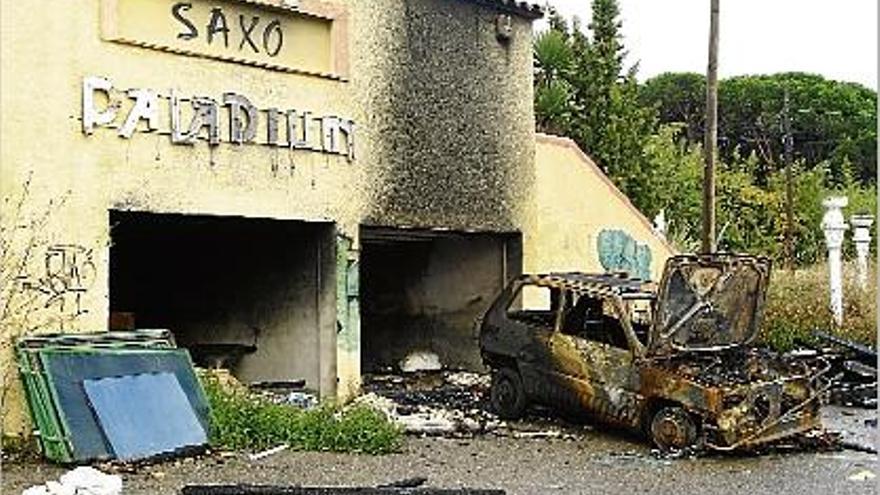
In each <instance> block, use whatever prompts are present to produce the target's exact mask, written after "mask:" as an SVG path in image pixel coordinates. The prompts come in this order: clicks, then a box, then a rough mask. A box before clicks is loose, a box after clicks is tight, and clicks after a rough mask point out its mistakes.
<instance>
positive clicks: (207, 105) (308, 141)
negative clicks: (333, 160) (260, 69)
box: [82, 77, 355, 161]
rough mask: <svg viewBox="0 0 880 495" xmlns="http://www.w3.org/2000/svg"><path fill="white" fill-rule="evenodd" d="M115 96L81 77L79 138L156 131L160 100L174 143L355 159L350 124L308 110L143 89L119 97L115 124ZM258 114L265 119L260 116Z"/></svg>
mask: <svg viewBox="0 0 880 495" xmlns="http://www.w3.org/2000/svg"><path fill="white" fill-rule="evenodd" d="M120 93H121V92H114V89H113V83H112V82H111V81H110V80H109V79H107V78H103V77H86V78H84V79H83V83H82V130H83V133H84V134H86V135H91V134H93V133H94V132H95V129H96V128H99V127H116V130H117V134H118V135H119V137H121V138H124V139H131V138H132V137H133V135H134V133H135V132H137V131H138V130H142V132H154V131H158V130H159V127H160V125H159V122H160V100H167V107H166V108H167V114H168V115H170V132H169V134H170V135H171V142H172V143H174V144H181V145H195V144H197V143H198V142H199V140H205V141H207V143H208V144H209V145H211V146H217V145H219V144H220V143H221V142H223V141H225V142H228V143H232V144H237V145H242V144H246V143H253V144H262V145H266V146H272V147H287V148H289V149H292V150H309V151H317V152H323V153H328V154H336V155H344V156H346V157H347V158H348V159H349V160H350V161H352V160H354V159H355V139H354V134H355V123H354V122H353V121H351V120H348V119H343V118H340V117H337V116H332V115H330V116H314V115H313V114H312V112H309V111H302V112H300V111H297V110H294V109H290V110H286V111H282V110H279V109H278V108H268V109H265V110H261V109H259V108H257V107H256V106H255V105H254V104H253V103H251V101H250V99H249V98H247V97H246V96H244V95H242V94H239V93H235V92H227V93H224V95H223V99H222V100H221V101H220V102H218V101H217V100H215V99H213V98H209V97H206V96H196V97H191V98H183V97H181V96H180V95H179V94H178V93H177V92H176V91H175V90H172V91H171V92H170V93H169V94H168V95H167V96H164V97H163V96H160V95H159V94H158V93H157V92H155V91H153V90H149V89H130V90H128V91H125V92H124V94H125V97H127V98H129V99H130V100H132V104H131V110H129V111H128V113H127V114H125V116H124V118H122V119H121V122H118V123H117V121H119V120H120V117H121V115H120V111H119V108H120V107H121V105H120V102H119V101H117V100H118V98H119V96H120ZM221 106H224V107H226V108H227V109H228V112H227V113H226V119H227V122H228V124H229V126H228V129H229V130H228V133H227V134H226V136H225V139H223V136H222V135H221V126H220V116H221V113H223V112H221ZM260 114H263V115H264V116H265V118H261V117H260ZM282 119H284V120H285V121H286V122H284V123H283V124H284V127H285V129H286V131H287V132H286V136H285V137H286V141H283V142H282V140H281V134H282V133H281V132H280V131H279V130H280V128H281V125H282V122H281V121H282ZM261 122H266V124H265V134H262V135H263V136H265V138H266V140H265V141H262V142H258V141H257V136H258V135H259V132H260V131H259V127H260V125H261ZM114 123H116V125H115V126H114Z"/></svg>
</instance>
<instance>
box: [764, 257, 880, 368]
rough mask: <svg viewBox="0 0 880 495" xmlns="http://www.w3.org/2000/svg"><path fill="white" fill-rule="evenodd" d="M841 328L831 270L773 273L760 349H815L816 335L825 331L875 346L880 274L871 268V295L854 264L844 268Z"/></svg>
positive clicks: (823, 266) (820, 266) (812, 268)
mask: <svg viewBox="0 0 880 495" xmlns="http://www.w3.org/2000/svg"><path fill="white" fill-rule="evenodd" d="M843 272H844V284H843V285H844V291H843V294H844V297H843V303H844V304H843V325H842V326H840V327H836V326H835V325H834V324H833V321H832V318H831V310H830V309H829V304H828V297H829V296H828V265H827V264H817V265H813V266H810V267H808V268H804V269H799V270H796V271H793V272H792V271H789V270H783V269H779V270H776V271H775V272H774V273H773V276H772V278H771V281H770V287H769V290H768V293H767V304H766V306H765V310H764V323H763V326H762V329H761V333H760V343H763V344H766V345H769V346H770V347H772V348H774V349H777V350H780V351H787V350H790V349H792V348H793V347H795V346H796V345H798V344H799V343H805V344H815V343H816V342H815V339H814V338H813V337H812V336H811V334H812V332H813V330H817V329H819V330H825V331H827V332H829V333H831V334H834V335H837V336H839V337H842V338H845V339H849V340H853V341H856V342H859V343H862V344H867V345H873V346H876V344H877V330H876V328H877V305H876V300H877V283H876V281H877V270H876V266H875V265H873V263H872V265H871V267H870V269H869V274H868V280H869V284H868V289H867V290H862V289H861V288H860V287H859V286H858V283H857V281H856V266H855V264H854V263H846V264H845V265H844V269H843Z"/></svg>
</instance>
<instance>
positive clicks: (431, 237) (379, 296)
mask: <svg viewBox="0 0 880 495" xmlns="http://www.w3.org/2000/svg"><path fill="white" fill-rule="evenodd" d="M360 235H361V261H360V273H361V280H360V283H361V286H360V298H361V301H360V303H361V367H362V371H363V372H364V373H378V372H382V371H388V370H389V369H396V368H398V367H399V364H400V362H401V360H403V359H404V358H406V357H407V356H408V355H409V354H410V353H414V352H425V353H434V354H436V355H437V356H438V357H439V360H440V363H441V364H442V365H443V366H444V367H447V368H452V369H467V370H481V369H482V363H481V362H480V353H479V348H478V347H477V342H476V338H475V337H476V335H475V333H474V322H475V320H476V318H477V317H478V316H479V315H481V314H482V313H483V312H484V311H485V310H486V309H487V308H488V306H489V305H490V304H491V302H492V300H493V299H494V298H495V296H496V295H497V294H498V293H499V292H500V291H501V289H502V288H503V287H504V286H505V285H506V284H507V282H508V281H509V280H510V279H511V278H513V277H516V276H518V275H519V274H520V273H521V272H522V240H521V236H520V234H496V233H493V234H489V233H465V232H449V231H432V230H410V229H391V228H379V227H362V228H361V233H360Z"/></svg>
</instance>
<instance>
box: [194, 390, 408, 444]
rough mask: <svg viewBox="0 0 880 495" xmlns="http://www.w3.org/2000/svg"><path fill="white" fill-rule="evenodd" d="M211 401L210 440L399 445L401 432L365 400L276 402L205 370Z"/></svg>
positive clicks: (225, 442)
mask: <svg viewBox="0 0 880 495" xmlns="http://www.w3.org/2000/svg"><path fill="white" fill-rule="evenodd" d="M201 379H202V384H203V386H204V388H205V392H206V393H207V396H208V401H209V403H210V405H211V434H210V442H211V445H213V446H215V447H220V448H225V449H231V450H243V449H252V450H262V449H267V448H270V447H274V446H277V445H280V444H288V445H289V446H290V447H291V448H293V449H297V450H323V451H335V452H359V453H367V454H387V453H391V452H396V451H397V450H399V448H400V445H401V439H402V432H401V430H400V428H399V427H398V426H396V425H395V424H393V423H392V422H391V421H389V420H388V419H387V418H386V417H385V415H384V414H382V413H381V412H379V411H376V410H373V409H371V408H369V407H366V406H353V407H348V408H340V407H336V406H331V405H322V406H320V407H317V408H314V409H309V410H303V409H298V408H295V407H291V406H286V405H281V404H273V403H271V402H269V401H267V400H265V399H262V398H259V397H254V396H252V395H250V394H248V393H247V392H246V391H245V390H241V389H235V388H233V387H229V386H226V385H224V384H222V383H221V382H220V381H219V380H218V379H216V378H214V377H212V376H210V375H205V374H203V375H202V376H201Z"/></svg>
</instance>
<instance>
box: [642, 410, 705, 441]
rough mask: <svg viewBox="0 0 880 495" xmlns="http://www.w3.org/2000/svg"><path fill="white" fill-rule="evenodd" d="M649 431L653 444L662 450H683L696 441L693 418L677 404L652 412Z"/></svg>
mask: <svg viewBox="0 0 880 495" xmlns="http://www.w3.org/2000/svg"><path fill="white" fill-rule="evenodd" d="M649 433H650V435H651V440H652V441H653V442H654V445H656V446H657V448H659V449H660V450H662V451H664V452H672V451H677V450H683V449H685V448H688V447H693V446H694V445H696V443H697V425H696V423H695V422H694V419H693V418H692V417H691V415H690V414H688V413H687V411H685V410H684V409H682V408H681V407H678V406H667V407H662V408H660V409H659V410H658V411H657V412H656V413H654V416H653V417H652V418H651V425H650V429H649Z"/></svg>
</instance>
